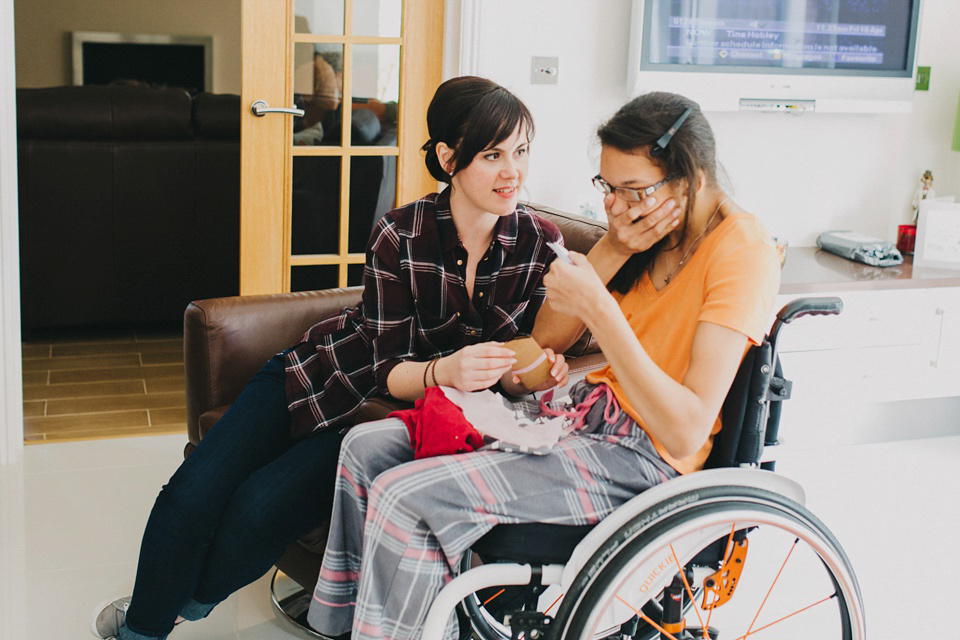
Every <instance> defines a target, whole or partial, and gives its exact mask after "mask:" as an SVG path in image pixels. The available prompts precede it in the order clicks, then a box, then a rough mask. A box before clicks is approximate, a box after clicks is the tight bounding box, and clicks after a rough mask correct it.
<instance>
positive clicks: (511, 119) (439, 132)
mask: <svg viewBox="0 0 960 640" xmlns="http://www.w3.org/2000/svg"><path fill="white" fill-rule="evenodd" d="M518 126H522V127H523V128H524V129H525V130H526V132H527V139H528V140H532V139H533V116H531V115H530V111H529V109H527V106H526V105H525V104H523V102H521V101H520V99H519V98H517V97H516V96H515V95H513V94H512V93H510V92H509V91H507V90H506V89H504V88H503V87H501V86H500V85H498V84H497V83H495V82H493V81H491V80H487V79H486V78H479V77H477V76H460V77H457V78H451V79H450V80H447V81H446V82H444V83H443V84H441V85H440V86H439V87H438V88H437V92H436V93H435V94H434V95H433V100H431V101H430V106H429V107H428V108H427V130H428V132H429V133H430V139H429V140H427V141H426V142H425V143H424V145H423V147H421V149H422V150H423V151H425V152H426V156H425V158H424V162H426V165H427V170H428V171H429V172H430V175H431V176H433V177H434V178H435V179H436V180H438V181H440V182H447V183H449V182H450V179H451V178H452V177H453V176H454V175H455V174H456V173H457V172H458V171H460V170H461V169H463V168H464V167H466V166H467V165H469V164H470V163H471V162H473V158H474V156H476V155H477V154H478V153H480V152H481V151H483V150H484V149H489V148H490V147H493V146H495V145H497V144H499V143H500V142H503V141H504V140H506V139H507V137H508V136H510V134H512V133H513V132H514V130H515V129H516V128H517V127H518ZM439 142H443V143H444V144H446V145H447V146H448V147H450V148H451V149H453V150H454V151H453V157H452V158H451V159H450V162H451V164H452V165H453V171H452V172H450V173H447V172H446V171H445V170H444V168H443V167H442V166H441V164H440V159H439V158H438V157H437V154H436V151H435V150H436V147H437V143H439Z"/></svg>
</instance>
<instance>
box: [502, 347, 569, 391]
mask: <svg viewBox="0 0 960 640" xmlns="http://www.w3.org/2000/svg"><path fill="white" fill-rule="evenodd" d="M543 352H544V353H545V354H547V359H548V360H549V361H550V362H552V363H553V366H552V367H550V377H549V378H547V379H546V380H544V381H543V382H541V383H540V384H539V385H537V386H536V387H534V388H532V389H527V391H528V392H533V391H546V390H547V389H552V388H553V387H562V386H564V385H565V384H567V381H568V380H569V374H570V365H569V364H567V359H566V358H564V357H563V354H562V353H554V351H553V349H551V348H550V347H544V349H543ZM510 381H511V382H513V384H515V385H517V386H521V387H522V386H523V382H521V380H520V376H518V375H517V374H515V373H514V374H513V375H512V376H511V378H510Z"/></svg>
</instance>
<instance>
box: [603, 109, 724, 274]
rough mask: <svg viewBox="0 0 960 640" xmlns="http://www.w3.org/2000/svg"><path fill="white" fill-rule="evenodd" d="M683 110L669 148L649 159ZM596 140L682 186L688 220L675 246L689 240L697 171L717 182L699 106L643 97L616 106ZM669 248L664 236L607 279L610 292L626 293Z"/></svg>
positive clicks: (708, 131)
mask: <svg viewBox="0 0 960 640" xmlns="http://www.w3.org/2000/svg"><path fill="white" fill-rule="evenodd" d="M687 109H690V110H691V113H690V115H689V117H687V119H686V120H685V121H684V122H683V124H681V125H680V127H679V128H677V130H676V132H675V133H674V134H673V137H672V138H671V139H670V141H669V143H668V144H667V145H666V146H665V147H664V148H663V149H661V150H658V152H657V153H656V154H651V149H652V148H653V147H654V146H655V145H656V142H657V140H658V139H659V138H660V137H661V136H662V135H663V134H664V132H665V131H667V130H668V129H669V128H670V127H671V126H673V125H674V124H675V123H676V121H677V119H678V118H679V117H680V116H681V115H682V114H683V113H684V111H686V110H687ZM597 136H598V137H599V138H600V144H602V145H603V146H604V147H607V146H609V147H613V148H614V149H617V150H618V151H623V152H625V153H642V154H644V155H646V156H648V157H649V158H650V160H651V161H652V162H653V163H654V164H655V165H656V166H658V167H660V168H661V169H662V170H663V172H664V175H665V176H668V177H670V178H671V180H674V181H676V182H678V183H679V184H682V185H684V187H685V191H686V192H685V193H684V194H683V195H684V196H685V198H686V211H685V213H686V214H687V215H685V216H684V222H683V227H682V229H681V235H680V241H679V245H682V244H683V241H684V239H686V236H687V225H688V224H689V221H690V215H689V214H690V212H691V211H693V210H694V205H695V203H696V199H697V186H698V183H699V180H700V177H699V172H700V171H702V172H703V175H704V177H705V179H706V181H707V185H708V186H713V185H716V183H717V151H716V142H715V140H714V137H713V130H712V129H711V128H710V123H709V122H707V119H706V117H705V116H704V115H703V112H702V111H701V110H700V105H698V104H697V103H696V102H694V101H693V100H690V99H689V98H685V97H684V96H681V95H677V94H675V93H664V92H653V93H646V94H644V95H642V96H638V97H636V98H634V99H633V100H631V101H630V102H628V103H627V104H625V105H623V106H622V107H620V109H619V110H618V111H617V112H616V113H615V114H614V115H613V117H611V118H610V119H609V120H607V121H606V122H605V123H603V124H602V125H601V126H600V128H599V129H598V130H597ZM668 243H669V238H668V237H664V238H663V239H662V240H660V241H659V242H657V243H656V244H655V245H654V246H652V247H650V249H648V250H647V251H644V252H642V253H635V254H633V255H632V256H630V258H629V259H628V260H627V262H626V263H625V264H624V265H623V266H622V267H621V268H620V270H619V271H618V272H617V274H616V275H615V276H614V277H613V278H612V279H611V280H610V285H609V288H610V290H611V291H617V292H619V293H626V292H627V291H629V290H630V289H632V288H633V286H634V285H635V284H636V283H637V281H638V280H639V279H640V277H641V276H642V275H643V272H644V271H646V270H647V269H649V268H650V267H651V266H652V265H653V261H654V260H655V259H656V257H657V255H658V254H659V253H660V252H661V251H663V250H664V249H665V248H667V244H668ZM670 248H673V247H670Z"/></svg>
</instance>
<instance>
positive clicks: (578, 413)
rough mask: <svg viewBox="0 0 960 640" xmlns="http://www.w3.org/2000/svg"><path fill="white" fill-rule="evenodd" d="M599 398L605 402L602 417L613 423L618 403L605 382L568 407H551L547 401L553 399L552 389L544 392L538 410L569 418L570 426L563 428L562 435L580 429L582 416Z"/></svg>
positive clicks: (617, 415)
mask: <svg viewBox="0 0 960 640" xmlns="http://www.w3.org/2000/svg"><path fill="white" fill-rule="evenodd" d="M600 398H603V399H604V401H605V402H606V406H605V407H604V408H603V419H604V420H606V422H607V424H613V423H615V422H616V421H617V419H618V418H619V417H620V405H619V404H617V398H616V396H614V395H613V390H612V389H611V388H610V387H608V386H607V385H605V384H598V385H597V386H595V387H594V388H593V390H592V391H591V392H590V393H589V394H587V397H586V398H584V399H583V400H582V401H581V402H580V404H578V405H576V406H575V407H572V408H570V409H553V408H551V407H550V405H549V403H550V402H551V401H552V400H553V389H551V390H550V391H548V392H546V393H545V394H543V396H541V398H540V410H541V411H543V413H545V414H546V415H548V416H563V417H565V418H569V419H570V420H571V423H570V426H568V427H567V428H566V429H564V435H566V434H568V433H570V432H572V431H577V430H579V429H582V428H583V426H584V424H583V421H584V418H586V416H587V413H588V412H589V411H590V409H591V408H592V407H593V405H595V404H596V403H597V401H598V400H600Z"/></svg>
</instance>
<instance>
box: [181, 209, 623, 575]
mask: <svg viewBox="0 0 960 640" xmlns="http://www.w3.org/2000/svg"><path fill="white" fill-rule="evenodd" d="M535 208H536V209H537V211H538V212H539V213H540V215H542V216H543V217H545V218H547V219H548V220H551V221H552V222H554V223H555V224H556V225H557V226H558V227H559V228H560V231H561V233H562V234H563V237H564V241H565V243H566V246H567V247H568V248H570V249H572V250H575V251H579V252H582V253H586V252H587V251H588V250H589V249H590V247H592V246H593V244H594V243H595V242H596V241H597V240H598V239H599V238H600V237H601V236H602V235H603V233H604V232H605V230H606V225H604V224H602V223H599V222H596V221H594V220H590V219H587V218H584V217H581V216H577V215H571V214H566V213H562V212H560V211H557V210H555V209H551V208H549V207H542V206H539V205H536V206H535ZM361 290H362V287H349V288H343V289H328V290H323V291H309V292H299V293H284V294H273V295H257V296H242V297H228V298H215V299H209V300H197V301H195V302H192V303H190V305H189V306H188V307H187V310H186V312H185V314H184V366H185V370H186V393H187V431H188V438H189V442H188V443H187V445H186V449H185V451H184V455H189V453H190V451H192V450H193V448H194V447H195V446H196V445H197V444H198V443H199V442H200V439H201V438H203V436H204V435H205V434H206V433H207V432H208V431H209V430H210V428H211V427H212V426H213V425H214V423H216V421H217V420H218V419H219V418H220V416H222V415H223V414H224V412H225V411H226V410H227V408H228V407H229V406H230V403H231V402H233V400H234V399H236V397H237V396H238V395H239V394H240V392H241V391H242V390H243V388H244V387H245V386H246V384H247V382H248V381H249V380H250V378H251V377H252V376H253V374H254V373H255V372H256V371H257V370H258V369H259V368H260V367H261V366H263V364H264V363H265V362H266V361H267V359H269V358H270V357H271V356H272V355H274V354H276V353H278V352H280V351H282V350H283V349H285V348H286V347H288V346H290V345H291V344H293V343H294V342H296V341H297V340H298V339H299V338H300V336H302V335H303V333H304V332H305V331H306V330H307V329H308V328H310V327H311V326H313V324H315V323H316V322H318V321H319V320H321V319H323V318H325V317H328V316H330V315H332V314H335V313H338V312H339V311H340V310H341V309H342V308H343V307H346V306H353V305H354V304H356V303H357V302H358V301H359V300H360V293H361ZM566 355H567V358H568V360H569V362H570V371H571V377H572V378H576V377H582V376H583V375H584V374H585V373H586V372H587V371H590V370H593V369H596V368H598V367H599V366H601V365H602V364H603V363H604V358H603V354H602V353H600V351H599V348H598V347H597V345H596V342H595V341H593V340H592V339H591V337H590V336H589V334H587V335H585V336H583V337H582V338H581V339H580V340H579V341H578V342H577V344H575V345H574V346H573V347H571V348H570V349H569V350H568V351H567V353H566ZM401 406H402V405H400V404H398V403H397V401H396V400H392V399H388V398H373V399H372V400H369V401H367V402H366V403H365V404H364V405H363V407H361V410H360V415H359V416H358V419H357V421H358V422H362V421H366V420H375V419H379V418H382V417H384V416H385V415H386V413H387V412H388V411H390V410H392V409H394V408H400V407H401ZM408 406H409V405H408ZM325 538H326V531H325V530H323V529H319V530H317V531H314V532H312V533H311V534H310V535H308V536H306V537H305V538H303V539H301V540H300V541H298V542H297V543H294V544H292V545H291V546H290V547H289V548H288V549H287V551H286V552H285V554H284V555H283V557H282V558H280V560H279V561H278V562H277V567H279V568H280V569H281V570H282V571H284V572H285V573H286V574H287V575H288V576H290V577H291V578H293V579H294V580H296V581H297V582H298V583H299V584H300V585H302V586H303V587H304V588H305V589H307V591H308V592H312V590H313V586H314V584H315V583H316V581H317V576H318V575H319V572H320V561H321V559H322V555H323V543H324V540H325Z"/></svg>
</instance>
